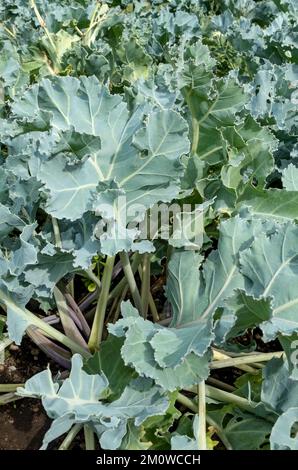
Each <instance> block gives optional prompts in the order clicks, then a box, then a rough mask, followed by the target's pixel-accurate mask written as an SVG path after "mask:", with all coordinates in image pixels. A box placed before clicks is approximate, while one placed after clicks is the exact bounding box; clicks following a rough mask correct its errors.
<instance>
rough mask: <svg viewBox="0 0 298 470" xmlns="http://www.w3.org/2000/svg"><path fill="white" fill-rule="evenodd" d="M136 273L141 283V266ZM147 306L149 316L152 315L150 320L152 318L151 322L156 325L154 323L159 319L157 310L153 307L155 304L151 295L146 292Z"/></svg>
mask: <svg viewBox="0 0 298 470" xmlns="http://www.w3.org/2000/svg"><path fill="white" fill-rule="evenodd" d="M138 271H139V276H140V279H141V281H142V280H143V278H142V274H143V273H142V268H141V266H139V267H138ZM148 304H149V308H150V310H151V314H152V318H153V321H154V322H155V323H156V322H159V320H160V318H159V315H158V311H157V308H156V305H155V302H154V299H153V297H152V294H151V292H150V290H149V292H148Z"/></svg>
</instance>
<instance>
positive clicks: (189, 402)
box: [177, 393, 232, 450]
mask: <svg viewBox="0 0 298 470" xmlns="http://www.w3.org/2000/svg"><path fill="white" fill-rule="evenodd" d="M177 401H178V402H179V403H181V405H183V406H185V408H188V409H189V410H191V411H193V412H194V413H197V411H198V407H197V404H196V403H194V402H193V401H192V400H190V398H187V397H186V396H184V395H183V394H182V393H178V396H177ZM206 421H207V423H208V424H209V425H210V426H213V428H214V429H215V431H216V434H217V435H218V437H219V438H220V440H221V442H222V443H223V444H224V446H225V447H226V449H227V450H232V446H231V444H230V443H229V441H228V440H227V438H226V436H225V433H224V430H223V429H222V428H221V427H219V426H218V424H217V423H215V422H214V421H213V419H212V418H210V416H209V415H208V413H207V415H206Z"/></svg>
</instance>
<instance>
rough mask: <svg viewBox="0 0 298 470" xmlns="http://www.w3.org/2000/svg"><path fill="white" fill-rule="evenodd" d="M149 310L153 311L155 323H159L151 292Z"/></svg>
mask: <svg viewBox="0 0 298 470" xmlns="http://www.w3.org/2000/svg"><path fill="white" fill-rule="evenodd" d="M149 308H150V310H151V314H152V318H153V321H154V322H155V323H157V322H159V320H160V318H159V315H158V311H157V308H156V305H155V302H154V299H153V297H152V294H151V292H149Z"/></svg>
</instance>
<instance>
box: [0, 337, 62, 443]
mask: <svg viewBox="0 0 298 470" xmlns="http://www.w3.org/2000/svg"><path fill="white" fill-rule="evenodd" d="M48 362H49V361H48V359H47V358H46V356H45V355H43V354H42V353H41V352H40V351H39V350H38V349H37V348H35V347H34V346H32V343H30V342H29V341H28V340H24V343H23V344H22V348H19V347H17V346H15V345H12V346H11V347H10V348H9V349H8V353H7V357H6V359H5V363H4V364H1V365H0V383H10V384H13V383H23V382H25V381H26V380H27V379H28V378H29V377H32V375H34V374H36V373H38V372H40V371H41V370H44V369H45V368H46V367H47V364H48ZM54 370H55V369H54ZM49 425H50V419H49V418H48V417H47V415H46V414H45V413H44V411H43V409H42V406H41V404H40V402H39V400H29V399H21V400H17V401H14V402H11V403H9V404H7V405H4V406H0V429H1V440H0V450H25V449H30V450H36V449H39V448H40V446H41V443H42V438H43V435H44V433H45V432H46V431H47V429H48V428H49Z"/></svg>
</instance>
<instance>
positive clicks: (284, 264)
mask: <svg viewBox="0 0 298 470" xmlns="http://www.w3.org/2000/svg"><path fill="white" fill-rule="evenodd" d="M296 257H297V254H295V255H293V256H291V258H288V259H287V261H285V262H284V263H282V264H281V265H280V267H279V268H278V270H277V271H276V272H275V274H274V276H272V278H271V280H270V282H269V283H268V285H267V287H266V289H265V290H264V292H263V296H264V297H266V295H268V292H269V291H270V289H271V287H272V284H273V283H274V281H275V279H276V278H277V276H278V275H279V273H280V272H281V271H282V270H283V268H284V267H285V266H287V265H288V264H289V263H290V262H291V261H292V259H294V258H296Z"/></svg>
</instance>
